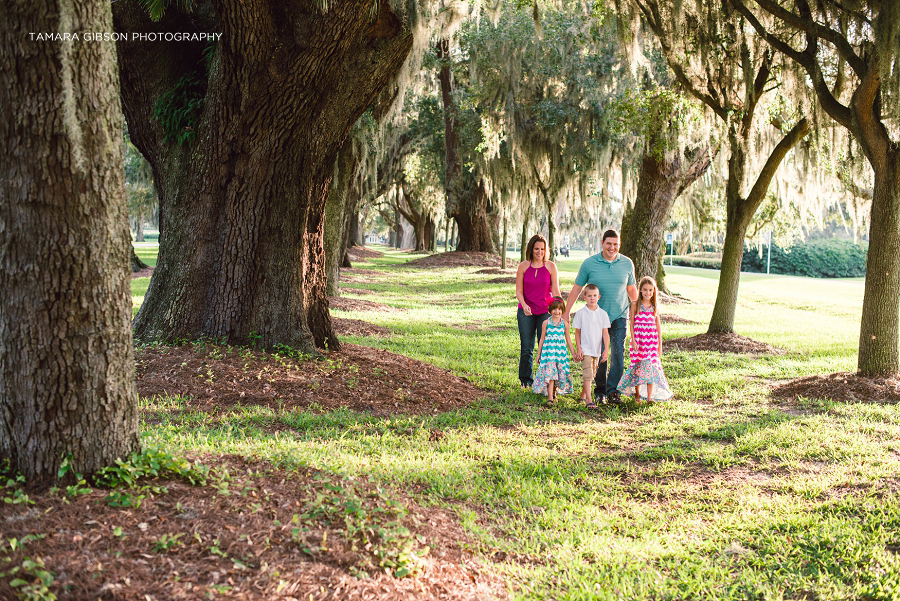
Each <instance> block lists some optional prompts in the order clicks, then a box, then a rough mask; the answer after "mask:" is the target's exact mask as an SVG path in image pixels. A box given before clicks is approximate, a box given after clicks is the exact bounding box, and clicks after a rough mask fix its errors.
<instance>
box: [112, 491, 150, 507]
mask: <svg viewBox="0 0 900 601" xmlns="http://www.w3.org/2000/svg"><path fill="white" fill-rule="evenodd" d="M146 498H147V495H139V494H130V493H128V492H126V491H123V490H113V491H111V492H110V493H109V494H108V495H106V498H105V499H104V501H106V502H107V503H109V506H110V507H134V508H135V509H137V508H138V507H140V506H141V502H142V501H143V500H144V499H146Z"/></svg>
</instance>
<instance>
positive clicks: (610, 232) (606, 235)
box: [601, 230, 619, 242]
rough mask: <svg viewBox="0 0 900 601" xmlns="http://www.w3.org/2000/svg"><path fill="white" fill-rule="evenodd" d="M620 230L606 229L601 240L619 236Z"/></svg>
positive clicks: (604, 240)
mask: <svg viewBox="0 0 900 601" xmlns="http://www.w3.org/2000/svg"><path fill="white" fill-rule="evenodd" d="M618 237H619V232H617V231H616V230H606V231H605V232H603V238H601V242H606V239H607V238H618Z"/></svg>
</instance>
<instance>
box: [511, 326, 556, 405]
mask: <svg viewBox="0 0 900 601" xmlns="http://www.w3.org/2000/svg"><path fill="white" fill-rule="evenodd" d="M548 319H550V314H549V313H542V314H540V315H525V311H523V310H522V309H519V311H518V312H517V313H516V322H517V323H518V324H519V343H520V349H519V382H521V383H522V386H528V387H529V388H530V387H531V385H532V384H534V377H533V374H534V343H535V341H536V340H537V337H538V336H540V335H541V324H543V323H544V322H545V321H547V320H548Z"/></svg>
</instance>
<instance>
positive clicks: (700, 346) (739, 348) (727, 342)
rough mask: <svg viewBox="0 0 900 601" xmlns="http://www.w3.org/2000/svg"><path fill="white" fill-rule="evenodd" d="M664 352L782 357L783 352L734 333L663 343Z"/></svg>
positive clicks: (701, 335) (699, 336)
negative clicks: (712, 352)
mask: <svg viewBox="0 0 900 601" xmlns="http://www.w3.org/2000/svg"><path fill="white" fill-rule="evenodd" d="M663 349H664V350H681V351H718V352H720V353H739V354H743V353H753V354H759V355H783V354H784V353H785V351H784V350H782V349H779V348H776V347H774V346H772V345H771V344H766V343H765V342H759V341H757V340H753V339H752V338H747V337H746V336H741V335H739V334H734V333H725V334H708V333H706V334H697V335H696V336H691V337H690V338H675V339H672V340H665V341H663Z"/></svg>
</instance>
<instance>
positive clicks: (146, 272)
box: [131, 267, 156, 280]
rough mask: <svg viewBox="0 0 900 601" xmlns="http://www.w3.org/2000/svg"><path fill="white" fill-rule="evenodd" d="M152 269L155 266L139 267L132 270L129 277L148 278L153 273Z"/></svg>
mask: <svg viewBox="0 0 900 601" xmlns="http://www.w3.org/2000/svg"><path fill="white" fill-rule="evenodd" d="M154 269H156V267H144V268H143V269H139V270H138V271H132V272H131V279H132V280H133V279H134V278H149V277H150V276H152V275H153V270H154Z"/></svg>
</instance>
